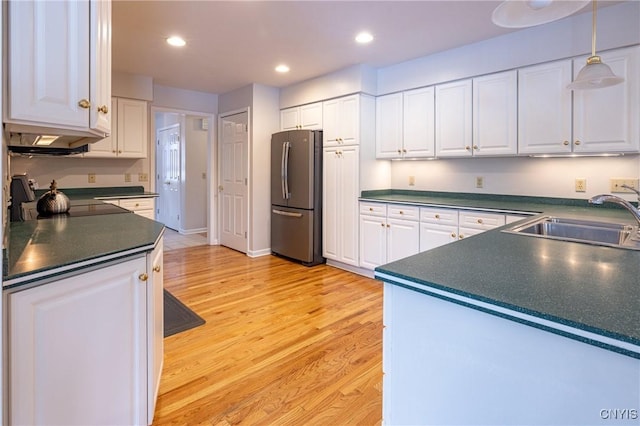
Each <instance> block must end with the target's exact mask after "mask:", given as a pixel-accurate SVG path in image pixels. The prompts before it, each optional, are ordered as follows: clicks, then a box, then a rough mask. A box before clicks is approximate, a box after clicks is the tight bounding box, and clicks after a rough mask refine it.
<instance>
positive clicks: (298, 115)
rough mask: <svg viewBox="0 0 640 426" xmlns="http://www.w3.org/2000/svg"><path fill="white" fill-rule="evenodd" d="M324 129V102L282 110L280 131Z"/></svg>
mask: <svg viewBox="0 0 640 426" xmlns="http://www.w3.org/2000/svg"><path fill="white" fill-rule="evenodd" d="M297 129H309V130H318V129H322V102H316V103H313V104H308V105H302V106H297V107H293V108H286V109H283V110H280V130H297Z"/></svg>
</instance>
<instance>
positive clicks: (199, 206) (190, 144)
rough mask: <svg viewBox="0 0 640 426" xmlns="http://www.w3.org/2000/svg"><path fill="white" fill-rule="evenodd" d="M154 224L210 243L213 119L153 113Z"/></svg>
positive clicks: (166, 112) (202, 116) (164, 111)
mask: <svg viewBox="0 0 640 426" xmlns="http://www.w3.org/2000/svg"><path fill="white" fill-rule="evenodd" d="M153 117H154V130H155V144H154V145H155V154H156V155H155V173H154V175H155V189H156V192H157V193H158V194H159V197H158V199H157V201H156V206H157V208H156V220H158V221H159V222H162V223H163V224H164V225H165V226H166V227H167V228H170V229H173V230H175V231H177V232H179V233H180V234H183V235H188V234H204V235H206V236H207V237H208V240H209V242H210V243H211V240H212V235H213V233H212V232H211V221H210V219H209V216H210V210H211V207H210V203H211V202H212V197H210V196H209V194H210V190H209V188H210V187H211V183H210V179H209V176H211V173H210V172H209V170H210V167H211V164H212V160H211V158H210V154H211V152H212V151H213V150H212V149H211V146H212V138H211V131H210V129H209V124H210V123H211V122H212V119H213V117H211V116H210V115H206V114H198V113H191V112H186V111H171V110H161V111H160V110H155V111H153Z"/></svg>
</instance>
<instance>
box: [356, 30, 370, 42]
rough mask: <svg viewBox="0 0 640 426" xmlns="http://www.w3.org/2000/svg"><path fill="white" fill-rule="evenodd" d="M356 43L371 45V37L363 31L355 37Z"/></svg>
mask: <svg viewBox="0 0 640 426" xmlns="http://www.w3.org/2000/svg"><path fill="white" fill-rule="evenodd" d="M356 41H357V42H358V43H361V44H366V43H371V42H372V41H373V36H372V35H371V34H370V33H368V32H366V31H363V32H361V33H359V34H358V35H357V36H356Z"/></svg>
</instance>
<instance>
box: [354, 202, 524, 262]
mask: <svg viewBox="0 0 640 426" xmlns="http://www.w3.org/2000/svg"><path fill="white" fill-rule="evenodd" d="M525 216H526V215H522V216H519V215H504V214H502V213H493V212H486V211H476V210H462V209H456V208H447V207H443V208H440V207H418V206H412V205H401V204H387V203H378V202H368V201H361V202H360V267H362V268H366V269H375V268H376V267H377V266H380V265H383V264H385V263H389V262H393V261H395V260H398V259H402V258H404V257H409V256H412V255H414V254H416V253H419V252H423V251H427V250H431V249H434V248H436V247H440V246H443V245H445V244H448V243H452V242H455V241H458V240H462V239H464V238H468V237H470V236H472V235H476V234H480V233H482V232H484V231H488V230H490V229H493V228H497V227H498V226H502V225H505V224H506V223H507V217H508V219H509V223H510V222H514V221H517V220H520V219H522V218H524V217H525Z"/></svg>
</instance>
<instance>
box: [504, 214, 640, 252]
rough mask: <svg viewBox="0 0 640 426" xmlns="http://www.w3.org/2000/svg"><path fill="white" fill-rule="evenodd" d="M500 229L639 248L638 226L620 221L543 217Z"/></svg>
mask: <svg viewBox="0 0 640 426" xmlns="http://www.w3.org/2000/svg"><path fill="white" fill-rule="evenodd" d="M503 232H507V233H511V234H518V235H525V236H532V237H540V238H550V239H553V240H562V241H573V242H578V243H586V244H595V245H601V246H608V247H618V248H624V249H629V250H640V234H639V233H638V232H639V230H638V227H637V226H632V225H627V224H621V223H612V222H593V221H587V220H580V219H571V218H561V217H553V216H543V217H539V218H535V219H532V220H529V221H527V222H525V223H522V224H518V225H516V226H513V227H511V228H508V229H505V230H503Z"/></svg>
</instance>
